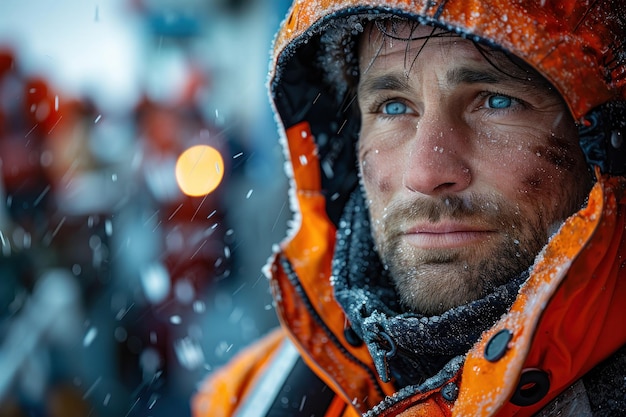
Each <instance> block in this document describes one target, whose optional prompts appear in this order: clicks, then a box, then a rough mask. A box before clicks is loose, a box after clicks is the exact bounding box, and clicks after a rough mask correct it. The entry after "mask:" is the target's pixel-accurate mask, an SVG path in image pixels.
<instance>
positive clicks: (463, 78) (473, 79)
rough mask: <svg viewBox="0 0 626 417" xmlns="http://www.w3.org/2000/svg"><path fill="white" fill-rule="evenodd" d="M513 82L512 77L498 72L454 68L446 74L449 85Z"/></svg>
mask: <svg viewBox="0 0 626 417" xmlns="http://www.w3.org/2000/svg"><path fill="white" fill-rule="evenodd" d="M506 81H508V82H511V81H512V77H509V76H507V75H506V74H504V73H501V72H500V71H496V70H493V71H491V70H475V69H471V68H464V67H463V68H453V69H451V70H449V71H448V72H447V73H446V82H447V83H448V85H451V86H456V85H459V84H479V83H480V84H497V83H501V82H506Z"/></svg>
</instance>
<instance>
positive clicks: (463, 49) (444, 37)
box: [359, 19, 541, 79]
mask: <svg viewBox="0 0 626 417" xmlns="http://www.w3.org/2000/svg"><path fill="white" fill-rule="evenodd" d="M432 52H437V53H439V54H441V55H443V56H449V57H451V58H452V61H456V62H459V61H461V60H463V61H464V62H466V63H471V64H472V65H488V66H491V67H494V66H495V67H497V68H498V69H499V70H503V71H504V72H506V73H508V74H510V75H511V76H513V77H517V76H519V77H520V78H525V79H528V78H529V76H530V75H532V76H533V77H532V78H536V75H538V74H536V73H535V71H533V70H532V69H531V68H530V67H529V66H527V65H526V64H524V63H522V62H521V61H517V60H515V61H514V60H513V59H512V58H511V57H509V56H508V55H506V54H505V53H504V52H502V51H500V50H496V49H494V48H490V47H488V46H484V45H478V44H476V43H474V42H472V41H470V40H468V39H465V38H463V37H461V36H460V35H458V34H456V33H452V32H449V31H446V30H443V29H440V28H435V27H432V26H428V25H423V24H419V23H417V22H414V21H407V20H400V19H388V20H384V21H376V22H371V23H370V24H369V25H368V27H367V29H366V30H365V32H364V33H363V35H362V36H361V38H360V42H359V64H360V66H361V68H362V69H363V68H370V67H372V66H377V65H385V63H386V62H387V59H388V58H394V57H395V58H397V57H398V55H401V58H402V61H401V62H403V63H404V65H405V67H406V68H405V69H407V70H408V69H411V68H413V67H414V65H415V64H416V62H418V61H419V57H420V56H421V55H427V54H428V53H432ZM394 62H396V63H397V62H398V60H397V59H396V60H395V61H394ZM539 78H541V77H539Z"/></svg>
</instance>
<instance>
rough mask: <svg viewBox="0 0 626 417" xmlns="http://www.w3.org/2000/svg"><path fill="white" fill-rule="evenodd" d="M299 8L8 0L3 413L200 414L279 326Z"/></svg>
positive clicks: (1, 64) (0, 95)
mask: <svg viewBox="0 0 626 417" xmlns="http://www.w3.org/2000/svg"><path fill="white" fill-rule="evenodd" d="M287 8H288V1H287V0H106V1H92V0H87V1H85V0H55V1H51V0H20V1H17V0H0V174H1V175H2V177H1V181H0V202H2V204H0V417H5V416H11V417H13V416H16V417H17V416H20V417H21V416H25V417H39V416H42V417H48V416H50V417H53V416H54V417H57V416H59V417H74V416H76V417H86V416H94V417H97V416H154V417H156V416H188V415H190V399H191V396H192V395H193V393H194V392H195V390H196V389H197V387H198V386H199V384H200V383H201V382H202V380H203V379H204V378H205V377H206V376H207V375H209V374H210V373H211V372H212V371H213V370H215V369H216V368H218V367H219V366H221V365H222V364H224V363H226V362H227V361H228V360H229V359H230V358H231V357H232V356H233V355H234V354H236V353H237V352H238V351H239V350H241V349H242V348H243V347H244V346H246V345H248V344H249V343H251V342H252V341H254V340H255V339H257V338H258V337H260V336H262V335H263V334H265V333H266V332H267V331H268V330H269V329H270V328H272V327H274V326H275V325H276V324H277V321H276V318H275V312H274V307H273V305H272V299H271V296H270V293H269V289H268V284H267V281H266V278H265V277H264V276H263V274H262V272H261V268H262V266H263V265H264V264H265V262H266V260H267V258H268V257H269V256H270V255H271V251H272V245H274V244H276V243H278V242H279V241H280V240H281V239H282V238H283V237H284V235H285V231H286V224H287V223H288V221H289V219H290V218H291V214H290V212H289V207H288V206H289V204H288V199H287V181H286V179H285V176H284V173H283V158H282V150H281V149H280V146H279V144H278V134H277V133H276V127H275V122H274V118H273V115H272V113H271V110H270V105H269V100H268V98H267V93H266V79H267V70H268V66H269V56H270V48H271V42H272V39H273V36H274V33H275V31H276V30H277V28H278V25H279V23H280V22H281V21H282V19H283V17H284V16H285V14H286V12H287Z"/></svg>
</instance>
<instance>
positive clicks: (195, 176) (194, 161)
mask: <svg viewBox="0 0 626 417" xmlns="http://www.w3.org/2000/svg"><path fill="white" fill-rule="evenodd" d="M222 178H224V159H223V158H222V155H221V154H220V153H219V151H218V150H217V149H215V148H213V147H211V146H208V145H196V146H192V147H191V148H189V149H187V150H185V151H184V152H183V153H182V154H180V156H179V157H178V160H177V161H176V182H177V183H178V186H179V187H180V189H181V191H182V192H183V193H185V194H186V195H188V196H191V197H200V196H204V195H207V194H209V193H210V192H212V191H213V190H215V189H216V188H217V186H218V185H220V183H221V182H222Z"/></svg>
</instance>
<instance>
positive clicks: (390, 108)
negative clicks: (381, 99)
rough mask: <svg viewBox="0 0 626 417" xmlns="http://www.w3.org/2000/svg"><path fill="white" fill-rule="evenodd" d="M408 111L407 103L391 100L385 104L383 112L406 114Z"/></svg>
mask: <svg viewBox="0 0 626 417" xmlns="http://www.w3.org/2000/svg"><path fill="white" fill-rule="evenodd" d="M406 112H407V105H406V104H404V103H401V102H399V101H390V102H389V103H387V104H385V105H384V106H383V113H385V114H405V113H406Z"/></svg>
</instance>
